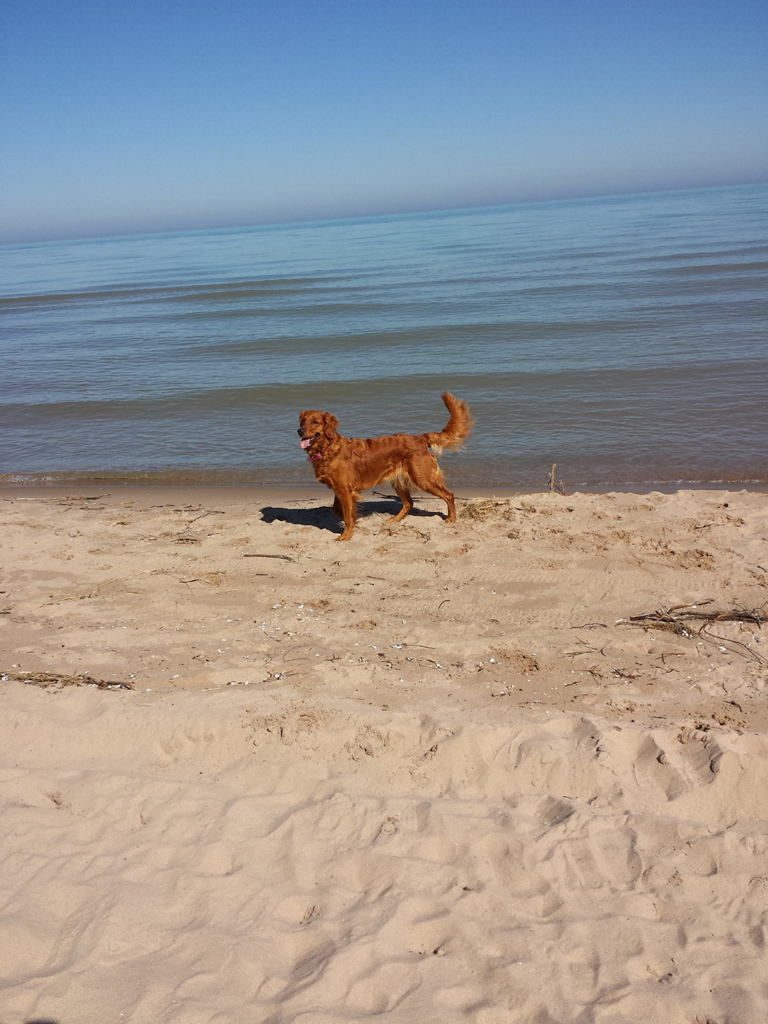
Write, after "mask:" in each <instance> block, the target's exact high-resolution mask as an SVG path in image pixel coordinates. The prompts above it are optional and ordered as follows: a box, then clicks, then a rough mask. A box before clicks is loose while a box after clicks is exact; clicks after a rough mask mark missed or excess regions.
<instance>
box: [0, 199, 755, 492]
mask: <svg viewBox="0 0 768 1024" xmlns="http://www.w3.org/2000/svg"><path fill="white" fill-rule="evenodd" d="M767 270H768V186H766V185H756V186H741V187H735V188H716V189H703V190H691V191H678V192H667V193H654V194H645V195H634V196H620V197H609V198H599V199H584V200H576V201H567V202H550V203H537V204H526V205H518V206H508V207H497V208H483V209H476V210H461V211H448V212H441V213H429V214H419V215H409V216H395V217H374V218H365V219H355V220H347V221H333V222H318V223H312V224H292V225H281V226H268V227H256V228H247V229H237V230H216V231H200V232H184V233H176V234H164V235H151V236H139V237H124V238H105V239H93V240H85V241H77V242H56V243H45V244H42V243H37V244H29V245H16V246H5V247H2V248H0V360H1V362H0V366H1V367H2V369H1V370H0V377H1V378H2V385H1V387H0V474H2V477H0V479H2V480H4V481H5V482H14V481H21V480H24V481H34V480H48V479H55V480H58V479H73V480H74V479H75V478H80V479H82V478H84V477H85V478H96V477H99V478H103V477H106V478H113V479H127V480H157V481H168V482H195V481H205V482H213V483H268V484H297V483H307V484H312V485H314V476H313V474H312V470H311V467H310V466H309V465H308V463H307V462H306V459H305V456H304V454H303V453H302V451H301V449H300V448H299V446H298V439H297V435H296V426H297V417H298V413H299V411H300V410H301V409H303V408H320V409H324V410H327V411H331V412H333V413H335V415H336V416H337V417H338V418H339V420H340V424H341V431H342V433H344V434H346V435H347V436H357V437H370V436H374V435H376V434H383V433H394V432H398V431H407V432H415V433H420V432H422V431H424V430H435V429H439V428H441V427H442V426H444V424H445V422H446V420H447V414H446V412H445V409H444V407H443V404H442V402H441V401H440V393H441V392H442V391H444V390H446V389H447V390H450V391H453V392H454V393H455V394H456V395H458V396H459V397H460V398H464V399H466V400H467V401H468V402H469V404H470V406H471V408H472V411H473V413H474V415H475V417H476V420H477V425H476V428H475V433H474V434H473V436H472V438H471V440H470V442H469V444H468V446H467V448H466V450H465V451H463V452H460V453H452V454H447V455H446V456H445V458H444V459H443V467H444V469H445V471H446V475H447V476H448V479H449V482H452V483H453V484H454V485H456V486H467V485H469V486H488V487H494V486H504V487H516V486H521V487H526V486H537V485H541V484H544V483H546V481H547V479H548V473H549V466H550V465H551V463H553V462H557V467H558V468H557V476H558V479H560V478H562V480H563V481H565V482H566V483H567V484H569V485H571V486H578V487H611V486H616V487H629V488H631V487H638V488H650V487H654V486H674V485H689V484H693V485H706V484H714V485H717V484H722V483H727V484H729V485H735V486H738V485H742V486H749V485H754V484H759V485H764V484H765V483H766V482H767V481H768V373H767V372H766V371H767V370H768V330H766V328H767V327H768V274H767V273H766V271H767Z"/></svg>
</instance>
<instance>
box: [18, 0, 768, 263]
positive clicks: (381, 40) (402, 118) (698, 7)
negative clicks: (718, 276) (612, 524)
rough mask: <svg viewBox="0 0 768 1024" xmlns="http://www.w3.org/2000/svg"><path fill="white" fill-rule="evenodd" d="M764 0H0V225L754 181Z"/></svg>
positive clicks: (390, 208) (130, 229)
mask: <svg viewBox="0 0 768 1024" xmlns="http://www.w3.org/2000/svg"><path fill="white" fill-rule="evenodd" d="M766 53H768V4H766V3H765V0H690V2H689V0H407V2H406V0H184V2H177V0H151V2H145V0H120V2H118V0H0V89H1V90H2V92H1V95H2V103H1V104H0V242H3V243H9V242H17V241H34V240H46V239H58V238H80V237H90V236H94V235H114V234H128V233H137V232H139V233H143V232H153V231H170V230H180V229H187V228H206V227H224V226H240V225H248V224H259V223H270V222H281V221H291V220H311V219H325V218H332V217H344V216H358V215H366V214H377V213H395V212H406V211H416V210H433V209H445V208H452V207H466V206H482V205H495V204H501V203H509V202H523V201H528V200H540V199H550V198H552V199H555V198H564V197H571V196H587V195H599V194H611V193H624V192H636V191H647V190H661V189H672V188H687V187H692V186H694V187H695V186H704V185H718V184H732V183H734V184H735V183H746V182H755V181H764V180H768V59H766Z"/></svg>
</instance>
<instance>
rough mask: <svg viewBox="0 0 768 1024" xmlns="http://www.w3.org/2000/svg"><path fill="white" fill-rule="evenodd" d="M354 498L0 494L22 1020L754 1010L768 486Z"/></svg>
mask: <svg viewBox="0 0 768 1024" xmlns="http://www.w3.org/2000/svg"><path fill="white" fill-rule="evenodd" d="M70 487H71V485H70ZM368 498H369V500H368V501H367V502H366V503H365V505H364V506H363V511H364V514H363V515H362V516H361V519H360V521H359V524H358V528H357V531H356V533H355V535H354V537H353V539H352V541H351V542H349V543H345V544H338V543H336V541H335V538H336V537H337V536H338V533H339V532H340V527H339V525H338V523H337V521H336V520H335V519H334V518H333V517H332V515H331V513H330V510H329V508H328V506H329V505H330V495H329V494H328V493H327V492H326V491H325V490H324V489H321V488H319V487H317V488H314V489H310V488H308V489H307V490H306V491H303V492H299V491H296V492H290V491H282V492H280V491H275V492H267V491H264V490H261V491H249V490H245V489H242V490H226V489H214V488H211V489H205V488H194V489H192V488H188V489H178V490H172V489H163V488H143V489H140V488H125V487H123V488H120V487H110V488H109V489H108V490H103V491H102V490H100V489H98V488H96V489H93V485H89V489H87V490H71V489H70V490H69V491H67V490H65V489H58V488H57V489H54V488H47V489H24V488H5V489H3V490H2V491H0V566H1V568H0V613H2V614H0V652H1V656H0V675H1V676H2V682H1V683H0V695H1V697H2V716H0V772H1V774H2V787H0V800H1V801H2V812H3V813H2V819H1V821H2V826H1V835H2V839H1V842H0V907H1V908H2V910H1V914H2V917H1V919H0V920H1V922H2V924H1V928H0V945H1V946H2V953H1V955H0V974H1V975H2V978H1V980H0V1024H21V1022H27V1021H42V1020H46V1021H55V1022H56V1024H106V1022H125V1024H156V1022H158V1021H165V1022H173V1024H209V1022H210V1024H213V1022H216V1024H243V1022H249V1024H250V1022H253V1024H288V1022H300V1024H341V1022H357V1021H367V1020H374V1019H375V1020H381V1021H386V1022H392V1024H395V1022H396V1024H433V1022H434V1024H438V1022H439V1024H453V1022H459V1021H471V1022H477V1024H508V1022H510V1021H519V1022H525V1024H528V1022H531V1024H534V1022H535V1024H576V1022H579V1024H641V1022H642V1024H705V1022H708V1024H762V1022H763V1021H764V1020H766V1019H767V1018H768V969H767V968H766V953H765V943H766V936H767V930H768V708H767V707H766V690H767V689H768V632H767V631H766V629H765V628H764V626H763V621H762V620H763V616H766V615H768V545H767V543H766V542H767V541H768V495H766V494H765V493H760V492H746V491H741V492H727V491H681V492H677V493H670V494H661V493H650V494H629V493H609V494H566V495H562V494H558V493H551V494H550V493H535V494H520V493H509V494H503V495H494V496H491V495H478V494H477V493H472V494H469V493H465V494H462V493H460V494H459V495H458V498H459V500H458V503H457V504H458V512H459V518H458V522H457V523H455V524H453V525H447V524H446V523H445V522H444V521H443V518H442V514H441V513H442V510H443V509H444V504H443V503H442V502H440V501H438V500H436V499H431V498H424V497H421V498H418V499H417V507H416V510H415V512H414V514H412V515H411V516H410V517H409V518H408V519H407V520H406V521H405V523H404V524H402V525H397V526H390V525H388V523H387V518H388V516H389V515H390V514H392V512H393V511H395V510H396V508H397V507H398V505H397V504H396V502H394V501H393V500H392V499H391V498H390V497H388V496H386V495H383V494H376V495H373V496H370V495H369V496H368Z"/></svg>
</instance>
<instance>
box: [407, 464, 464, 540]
mask: <svg viewBox="0 0 768 1024" xmlns="http://www.w3.org/2000/svg"><path fill="white" fill-rule="evenodd" d="M407 465H408V475H409V476H410V478H411V481H412V482H413V483H414V484H415V486H416V487H418V488H419V490H420V491H426V492H427V494H434V495H435V497H437V498H442V499H443V501H444V502H445V504H446V505H447V506H448V515H447V516H446V517H445V521H446V522H447V523H455V522H456V501H455V499H454V496H453V492H452V491H449V490H448V488H447V487H446V484H445V477H444V476H443V473H442V470H441V469H440V467H439V466H438V464H437V459H436V458H435V457H434V455H432V453H431V452H427V453H425V454H424V455H414V456H413V457H412V458H410V459H409V460H408V463H407Z"/></svg>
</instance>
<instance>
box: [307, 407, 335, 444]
mask: <svg viewBox="0 0 768 1024" xmlns="http://www.w3.org/2000/svg"><path fill="white" fill-rule="evenodd" d="M338 429H339V421H338V420H337V419H336V417H335V416H333V415H332V414H331V413H329V412H318V410H317V409H304V410H303V411H302V412H301V413H299V431H298V433H299V437H300V438H301V447H302V448H304V449H306V448H311V447H312V445H313V444H315V443H316V442H317V441H321V440H322V439H323V438H324V439H325V440H327V441H332V440H333V439H334V437H336V433H337V431H338Z"/></svg>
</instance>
